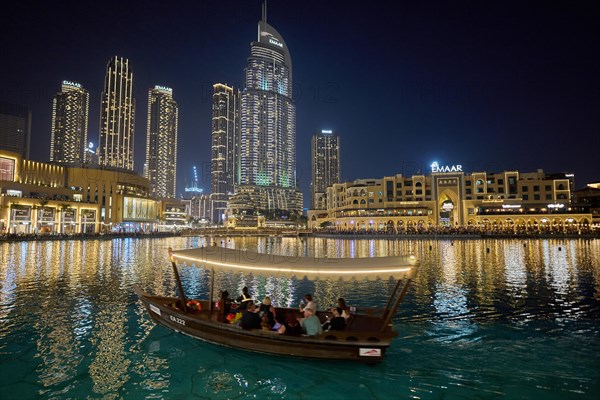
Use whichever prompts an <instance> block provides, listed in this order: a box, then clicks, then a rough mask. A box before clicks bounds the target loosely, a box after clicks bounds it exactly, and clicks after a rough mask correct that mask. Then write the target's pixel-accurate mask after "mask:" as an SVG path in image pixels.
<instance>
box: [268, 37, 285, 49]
mask: <svg viewBox="0 0 600 400" xmlns="http://www.w3.org/2000/svg"><path fill="white" fill-rule="evenodd" d="M269 43H271V44H274V45H275V46H277V47H281V48H283V43H281V42H280V41H279V40H277V39H275V38H272V37H270V38H269Z"/></svg>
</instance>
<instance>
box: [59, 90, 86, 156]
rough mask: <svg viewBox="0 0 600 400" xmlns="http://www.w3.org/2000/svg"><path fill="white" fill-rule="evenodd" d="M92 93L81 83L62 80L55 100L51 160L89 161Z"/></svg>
mask: <svg viewBox="0 0 600 400" xmlns="http://www.w3.org/2000/svg"><path fill="white" fill-rule="evenodd" d="M89 106H90V94H89V93H88V91H87V90H85V89H83V88H82V87H81V85H80V84H79V83H75V82H69V81H63V83H62V87H61V91H60V92H59V93H57V94H56V95H55V96H54V99H53V100H52V130H51V139H50V161H53V162H59V163H83V162H85V161H86V157H85V156H86V148H87V144H88V143H87V133H88V111H89Z"/></svg>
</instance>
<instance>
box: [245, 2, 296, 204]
mask: <svg viewBox="0 0 600 400" xmlns="http://www.w3.org/2000/svg"><path fill="white" fill-rule="evenodd" d="M244 84H245V86H244V90H243V92H242V94H241V105H240V147H239V151H240V156H239V160H240V166H239V171H240V182H239V183H240V185H243V186H247V187H250V186H252V187H255V188H256V190H257V191H261V190H262V191H269V192H271V193H273V192H279V193H283V192H299V191H298V190H297V182H296V106H295V104H294V101H293V99H292V60H291V57H290V52H289V49H288V47H287V44H286V43H285V41H284V40H283V38H282V36H281V35H280V34H279V33H278V32H277V30H275V28H273V27H272V26H271V25H269V24H268V23H267V20H266V6H265V5H263V18H262V20H261V21H260V22H259V24H258V39H257V41H255V42H252V43H251V46H250V57H248V60H247V64H246V69H245V79H244ZM236 191H237V189H236ZM300 195H301V194H300ZM267 196H268V195H267ZM278 197H279V198H295V197H296V194H292V193H290V194H289V195H278ZM282 206H283V207H284V209H286V210H295V209H297V207H298V205H297V204H283V205H282ZM301 209H302V205H300V210H301Z"/></svg>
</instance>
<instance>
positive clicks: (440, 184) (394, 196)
mask: <svg viewBox="0 0 600 400" xmlns="http://www.w3.org/2000/svg"><path fill="white" fill-rule="evenodd" d="M431 167H432V171H431V173H430V174H429V175H413V176H410V177H407V176H403V175H401V174H399V175H395V176H389V177H383V178H381V179H357V180H355V181H352V182H345V183H339V184H334V185H333V186H330V187H329V188H328V189H327V195H326V196H325V198H324V199H323V200H322V202H321V203H320V204H319V205H318V208H320V209H318V210H309V212H308V221H309V227H311V228H317V229H319V228H328V229H334V230H337V231H355V232H365V231H377V232H387V233H400V232H418V231H424V230H432V229H446V230H447V229H457V230H480V231H485V232H489V231H493V232H494V231H495V232H514V233H530V232H581V231H587V230H589V229H590V227H591V225H592V214H591V213H590V212H589V210H587V209H586V208H584V207H579V206H577V205H576V204H574V203H573V200H572V195H573V191H574V188H573V185H574V184H573V175H572V174H564V173H563V174H546V173H544V172H543V171H542V170H538V171H537V172H529V173H521V172H519V171H504V172H500V173H486V172H472V173H466V172H464V171H463V170H462V166H460V165H452V166H440V165H438V164H437V163H434V164H432V166H431Z"/></svg>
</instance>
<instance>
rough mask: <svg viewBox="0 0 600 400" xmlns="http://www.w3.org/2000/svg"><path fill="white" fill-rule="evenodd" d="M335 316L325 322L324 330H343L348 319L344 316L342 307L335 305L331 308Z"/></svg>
mask: <svg viewBox="0 0 600 400" xmlns="http://www.w3.org/2000/svg"><path fill="white" fill-rule="evenodd" d="M331 313H332V314H333V318H331V319H330V320H329V321H327V322H325V323H324V324H323V330H324V331H343V330H344V328H345V327H346V319H345V318H344V317H342V309H341V308H340V307H333V308H332V309H331Z"/></svg>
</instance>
